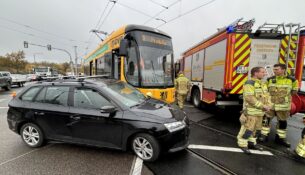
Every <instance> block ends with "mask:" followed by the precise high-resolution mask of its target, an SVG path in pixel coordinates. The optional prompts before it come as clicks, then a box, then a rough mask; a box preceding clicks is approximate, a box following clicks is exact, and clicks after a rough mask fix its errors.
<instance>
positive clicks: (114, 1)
mask: <svg viewBox="0 0 305 175" xmlns="http://www.w3.org/2000/svg"><path fill="white" fill-rule="evenodd" d="M110 2H113V4H112V6H111V8H110V10H109V11H108V13H107V14H106V16H105V18H104V19H103V21H102V22H101V24H100V25H99V27H98V30H100V29H101V27H102V26H103V24H104V23H105V21H106V19H107V18H108V16H109V15H110V13H111V11H112V9H113V7H114V6H115V4H116V3H117V2H118V1H117V0H113V1H110Z"/></svg>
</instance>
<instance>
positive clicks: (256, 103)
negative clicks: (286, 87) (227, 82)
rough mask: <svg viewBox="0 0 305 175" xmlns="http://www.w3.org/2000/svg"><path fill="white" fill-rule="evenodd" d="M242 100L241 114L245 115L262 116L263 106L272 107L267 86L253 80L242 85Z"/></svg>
mask: <svg viewBox="0 0 305 175" xmlns="http://www.w3.org/2000/svg"><path fill="white" fill-rule="evenodd" d="M243 100H244V104H243V112H244V114H245V115H250V116H264V114H265V112H264V111H263V106H264V105H268V106H272V104H271V101H270V96H269V93H268V87H267V84H266V83H263V82H262V81H261V80H258V79H254V78H251V80H248V81H246V83H245V84H244V87H243Z"/></svg>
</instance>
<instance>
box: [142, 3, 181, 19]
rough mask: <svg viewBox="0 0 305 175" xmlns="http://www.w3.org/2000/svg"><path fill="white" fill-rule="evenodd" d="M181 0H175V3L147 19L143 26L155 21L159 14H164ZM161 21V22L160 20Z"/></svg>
mask: <svg viewBox="0 0 305 175" xmlns="http://www.w3.org/2000/svg"><path fill="white" fill-rule="evenodd" d="M181 1H182V0H177V1H175V2H173V3H172V4H170V5H169V6H168V8H167V9H162V10H161V11H159V12H158V13H156V14H155V15H154V16H152V17H151V18H149V19H148V20H147V21H145V22H144V23H143V25H145V24H147V23H148V22H149V21H151V20H153V19H157V18H156V17H157V16H159V15H160V14H161V13H163V12H165V11H166V10H168V9H169V8H171V7H172V6H174V5H176V4H177V3H178V2H181ZM161 21H162V20H161Z"/></svg>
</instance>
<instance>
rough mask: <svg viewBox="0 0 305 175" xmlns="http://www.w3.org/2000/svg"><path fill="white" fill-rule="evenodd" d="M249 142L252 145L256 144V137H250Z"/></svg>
mask: <svg viewBox="0 0 305 175" xmlns="http://www.w3.org/2000/svg"><path fill="white" fill-rule="evenodd" d="M249 142H252V143H253V144H254V145H256V138H255V137H252V136H251V137H250V138H249Z"/></svg>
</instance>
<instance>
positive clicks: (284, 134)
mask: <svg viewBox="0 0 305 175" xmlns="http://www.w3.org/2000/svg"><path fill="white" fill-rule="evenodd" d="M276 133H277V134H278V135H279V137H280V138H281V139H285V138H286V130H283V129H277V130H276Z"/></svg>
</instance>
